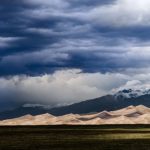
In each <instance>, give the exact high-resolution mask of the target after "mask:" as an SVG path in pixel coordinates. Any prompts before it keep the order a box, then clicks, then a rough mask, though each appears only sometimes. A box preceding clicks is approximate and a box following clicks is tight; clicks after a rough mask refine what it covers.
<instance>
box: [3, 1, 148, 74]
mask: <svg viewBox="0 0 150 150" xmlns="http://www.w3.org/2000/svg"><path fill="white" fill-rule="evenodd" d="M148 3H149V2H148V1H147V0H144V1H143V2H142V4H143V5H142V6H143V8H142V7H140V6H141V5H140V3H139V2H137V3H135V5H137V7H136V8H137V9H135V10H134V9H131V8H130V7H129V6H131V4H132V3H131V2H130V1H129V0H123V1H120V0H101V1H100V0H82V1H79V0H55V1H49V0H22V1H21V0H13V1H11V0H1V2H0V13H1V16H0V70H1V71H0V75H1V76H5V75H17V74H28V75H39V74H45V73H51V72H54V71H55V70H61V69H64V68H65V69H66V68H79V69H82V70H83V71H86V72H112V71H113V72H117V71H118V70H124V69H128V68H132V67H133V68H137V69H138V68H142V67H143V66H144V67H146V66H148V64H149V59H148V57H149V52H148V50H147V49H148V47H149V44H150V42H149V38H150V34H149V32H150V26H149V19H148V18H149V15H148V14H147V13H145V11H144V10H143V9H144V8H145V6H146V7H148V5H147V4H148ZM118 12H119V13H118ZM141 14H142V16H141ZM136 16H137V17H136ZM140 49H142V50H143V51H144V54H142V55H141V56H139V55H138V56H137V55H136V54H137V52H140ZM135 55H136V57H135ZM133 60H134V63H133ZM8 68H9V69H8Z"/></svg>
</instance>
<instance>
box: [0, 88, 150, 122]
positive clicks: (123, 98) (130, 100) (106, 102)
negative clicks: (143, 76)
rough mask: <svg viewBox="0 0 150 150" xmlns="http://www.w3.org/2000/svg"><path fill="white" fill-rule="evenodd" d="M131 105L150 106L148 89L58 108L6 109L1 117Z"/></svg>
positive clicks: (101, 109) (91, 110)
mask: <svg viewBox="0 0 150 150" xmlns="http://www.w3.org/2000/svg"><path fill="white" fill-rule="evenodd" d="M130 105H133V106H137V105H145V106H147V107H150V92H149V90H147V91H142V92H141V91H139V90H137V91H133V90H131V89H130V90H123V91H119V92H117V93H116V94H114V95H106V96H103V97H99V98H96V99H92V100H86V101H83V102H80V103H76V104H72V105H69V106H64V107H58V108H51V109H48V108H44V107H42V106H37V107H24V106H22V107H19V108H17V109H15V110H12V111H7V112H6V111H5V112H2V113H0V119H1V120H2V119H9V118H16V117H20V116H23V115H26V114H31V115H39V114H44V113H50V114H52V115H55V116H61V115H65V114H70V113H74V114H85V113H93V112H101V111H104V110H106V111H113V110H117V109H121V108H124V107H128V106H130Z"/></svg>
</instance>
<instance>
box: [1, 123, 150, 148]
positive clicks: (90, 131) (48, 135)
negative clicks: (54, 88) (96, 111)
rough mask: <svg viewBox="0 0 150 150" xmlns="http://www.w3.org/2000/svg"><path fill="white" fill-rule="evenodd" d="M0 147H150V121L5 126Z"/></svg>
mask: <svg viewBox="0 0 150 150" xmlns="http://www.w3.org/2000/svg"><path fill="white" fill-rule="evenodd" d="M0 150H150V125H107V126H105V125H102V126H14V127H6V126H4V127H0Z"/></svg>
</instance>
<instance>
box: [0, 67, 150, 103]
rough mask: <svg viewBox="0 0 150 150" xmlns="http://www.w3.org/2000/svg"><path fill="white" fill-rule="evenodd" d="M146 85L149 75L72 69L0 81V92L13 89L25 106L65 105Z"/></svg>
mask: <svg viewBox="0 0 150 150" xmlns="http://www.w3.org/2000/svg"><path fill="white" fill-rule="evenodd" d="M145 76H147V78H145ZM145 79H148V80H145ZM149 83H150V74H146V75H144V74H138V75H134V76H130V75H126V74H119V73H107V74H101V73H83V72H82V71H81V70H78V69H73V70H62V71H56V72H55V73H53V74H51V75H50V74H49V75H48V74H47V75H43V76H38V77H28V76H14V77H11V78H9V79H5V78H1V79H0V92H2V91H8V90H11V89H13V90H14V89H15V90H16V91H19V93H23V94H24V95H25V96H26V99H28V102H29V103H37V104H39V103H48V104H52V105H65V104H71V103H75V102H79V101H82V100H87V99H91V98H96V97H99V96H102V95H105V94H108V93H112V92H114V91H117V90H120V89H123V88H134V89H135V88H136V89H139V88H142V89H143V88H145V89H147V88H150V86H149V85H150V84H149ZM33 97H34V100H33Z"/></svg>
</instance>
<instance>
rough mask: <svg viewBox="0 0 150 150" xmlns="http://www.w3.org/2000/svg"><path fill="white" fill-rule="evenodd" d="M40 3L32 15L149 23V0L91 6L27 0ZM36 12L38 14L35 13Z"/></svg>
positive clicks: (119, 23)
mask: <svg viewBox="0 0 150 150" xmlns="http://www.w3.org/2000/svg"><path fill="white" fill-rule="evenodd" d="M27 2H30V3H33V4H38V5H41V7H40V11H39V8H38V10H32V11H31V13H30V15H31V16H34V17H40V16H41V17H43V18H44V17H49V16H58V17H69V18H76V19H79V20H82V21H89V22H90V23H92V24H98V25H104V26H105V25H107V26H115V27H122V26H123V27H127V26H137V25H139V26H149V25H150V1H149V0H115V1H112V3H111V4H105V5H97V6H93V7H83V6H78V5H77V6H76V7H77V8H74V9H73V6H72V5H73V3H72V2H71V1H70V2H69V1H67V0H56V2H52V1H47V0H44V1H42V0H38V1H36V0H31V1H27ZM37 14H38V15H37Z"/></svg>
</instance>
